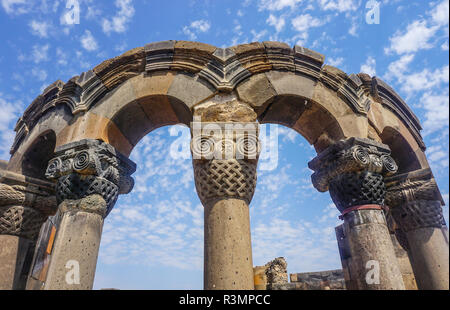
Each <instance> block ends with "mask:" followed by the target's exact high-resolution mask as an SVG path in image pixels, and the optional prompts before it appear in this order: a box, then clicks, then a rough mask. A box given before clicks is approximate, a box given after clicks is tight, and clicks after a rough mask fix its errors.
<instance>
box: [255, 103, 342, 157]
mask: <svg viewBox="0 0 450 310" xmlns="http://www.w3.org/2000/svg"><path fill="white" fill-rule="evenodd" d="M258 120H259V121H260V123H261V124H279V125H283V126H286V127H288V128H290V129H293V130H295V131H296V132H298V133H299V134H300V135H301V136H302V137H304V138H305V139H306V140H307V141H308V142H309V144H311V145H314V147H315V149H316V151H317V152H318V153H320V152H321V151H323V150H324V149H326V148H327V147H328V146H329V145H330V144H332V143H334V142H336V141H339V140H340V139H344V138H345V134H344V130H343V129H342V126H341V124H340V123H339V122H338V120H337V119H336V118H335V117H334V116H333V115H332V114H331V113H330V112H329V111H328V110H327V109H326V108H324V107H323V106H322V105H321V104H318V103H316V102H314V101H312V100H310V99H307V98H304V97H301V96H296V95H279V96H276V97H274V98H272V101H271V102H270V103H268V105H267V108H266V109H265V110H264V111H263V112H262V113H260V115H259V116H258Z"/></svg>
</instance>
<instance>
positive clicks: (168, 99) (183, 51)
mask: <svg viewBox="0 0 450 310" xmlns="http://www.w3.org/2000/svg"><path fill="white" fill-rule="evenodd" d="M324 59H325V57H324V56H323V55H321V54H319V53H316V52H314V51H311V50H309V49H307V48H304V47H299V46H295V47H294V48H290V47H289V46H287V45H286V44H284V43H279V42H262V43H259V42H254V43H250V44H242V45H238V46H233V47H230V48H216V47H214V46H211V45H208V44H204V43H198V42H187V41H163V42H156V43H151V44H147V45H146V46H145V47H139V48H135V49H132V50H130V51H128V52H126V53H124V54H122V55H121V56H118V57H115V58H112V59H109V60H106V61H104V62H103V63H101V64H100V65H98V66H96V67H95V68H93V69H92V70H90V71H88V72H85V73H82V74H81V75H80V76H76V77H73V78H72V79H70V80H69V81H68V82H67V83H63V82H61V81H56V82H55V83H53V84H52V85H50V86H49V87H48V88H47V89H46V90H45V91H44V92H43V94H41V95H40V96H38V98H37V99H36V100H35V101H33V103H32V104H31V105H30V107H29V108H28V109H27V111H25V113H24V116H23V117H22V118H21V119H20V120H19V122H18V125H17V127H16V131H17V136H16V140H15V142H14V145H13V148H12V158H11V161H12V162H20V160H21V159H20V158H22V157H21V155H20V154H23V152H24V150H23V149H24V148H26V147H22V146H23V145H27V144H28V143H29V140H30V139H29V138H28V137H29V136H33V135H36V133H35V132H40V127H42V126H41V125H42V123H43V122H44V121H43V120H44V119H45V118H48V119H51V120H52V121H50V122H47V123H48V124H47V127H48V128H50V129H52V130H54V132H55V134H56V137H57V142H56V146H57V147H58V146H61V145H64V144H67V143H70V142H73V141H77V140H80V139H83V138H88V139H99V140H102V141H104V142H107V143H109V144H111V145H113V146H114V147H116V148H117V149H118V150H119V151H120V152H122V153H124V154H125V155H128V154H129V153H130V152H131V150H132V148H133V146H134V145H135V144H136V143H137V142H138V141H139V139H140V138H141V137H142V136H143V135H145V134H146V133H147V132H149V131H151V130H152V129H154V128H158V127H160V126H163V125H169V124H177V123H182V124H188V123H189V122H190V119H191V118H192V108H193V107H194V106H196V105H198V104H201V103H202V102H204V101H206V100H207V99H209V98H211V97H214V96H217V95H219V96H220V95H222V94H229V93H235V94H236V95H237V97H238V98H239V99H240V100H241V101H243V102H246V103H247V104H248V105H250V106H251V107H252V108H253V109H254V110H255V112H256V113H257V114H258V120H259V121H260V122H261V123H270V122H274V123H280V124H283V125H286V126H288V127H290V128H293V129H295V130H296V131H297V132H299V133H300V134H302V135H303V136H304V137H305V138H306V139H307V140H308V141H309V143H311V144H313V145H314V146H315V148H316V150H317V151H318V152H320V151H322V150H324V149H325V148H326V147H327V146H329V145H330V144H332V143H334V142H336V141H338V140H340V139H345V138H348V137H360V138H368V137H369V138H372V139H375V140H378V141H380V142H381V140H382V139H381V138H380V134H381V133H382V132H383V128H384V127H385V126H387V123H389V121H391V122H392V120H393V121H394V122H395V123H396V125H397V124H399V123H401V122H403V123H404V124H406V125H407V126H403V128H402V132H401V134H402V135H403V136H405V135H407V136H408V137H407V139H408V140H411V139H412V140H415V142H416V143H417V145H419V147H420V148H422V149H423V148H424V145H423V141H422V139H421V137H420V134H419V130H420V124H419V123H418V120H417V118H416V117H415V116H414V114H413V113H412V112H411V110H410V109H409V108H408V107H407V105H406V104H405V103H404V102H403V101H402V100H401V98H400V97H399V96H398V95H397V94H396V93H395V92H394V91H393V90H392V88H390V87H389V86H388V85H387V84H385V83H384V82H383V81H382V80H380V79H379V78H376V77H373V78H372V77H369V76H368V75H365V74H358V75H355V74H352V75H347V74H346V73H344V72H342V71H341V70H339V69H337V68H334V67H331V66H323V63H324ZM286 113H287V114H289V115H286ZM283 115H284V116H283ZM283 117H285V119H284V120H283V119H282V118H283ZM286 117H287V118H286ZM56 118H59V119H60V120H59V121H54V120H53V119H56ZM61 119H62V120H61ZM131 120H133V121H131ZM130 122H131V123H132V124H130V126H128V124H129V123H130ZM35 127H37V129H36V128H35ZM394 127H395V126H394ZM21 147H22V148H21ZM422 162H423V160H422ZM422 166H423V165H422Z"/></svg>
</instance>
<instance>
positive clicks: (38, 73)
mask: <svg viewBox="0 0 450 310" xmlns="http://www.w3.org/2000/svg"><path fill="white" fill-rule="evenodd" d="M31 74H32V75H33V76H34V77H35V78H36V79H37V80H38V81H41V82H43V81H45V80H46V79H47V76H48V74H47V71H45V70H43V69H39V68H33V69H31Z"/></svg>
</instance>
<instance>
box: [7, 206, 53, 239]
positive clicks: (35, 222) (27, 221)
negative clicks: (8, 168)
mask: <svg viewBox="0 0 450 310" xmlns="http://www.w3.org/2000/svg"><path fill="white" fill-rule="evenodd" d="M46 218H47V217H46V216H44V215H43V214H42V213H41V212H39V211H38V210H36V209H33V208H30V207H24V206H0V235H13V236H19V237H23V238H27V239H31V240H36V239H37V236H38V235H39V231H40V229H41V226H42V224H43V223H44V221H45V220H46Z"/></svg>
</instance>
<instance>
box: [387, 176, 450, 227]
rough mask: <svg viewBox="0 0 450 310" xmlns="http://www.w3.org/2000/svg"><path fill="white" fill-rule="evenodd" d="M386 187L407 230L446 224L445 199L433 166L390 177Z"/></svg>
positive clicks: (398, 219) (395, 214)
mask: <svg viewBox="0 0 450 310" xmlns="http://www.w3.org/2000/svg"><path fill="white" fill-rule="evenodd" d="M386 187H387V193H386V204H387V205H389V207H390V208H391V210H392V216H393V217H394V219H395V221H396V222H397V224H398V225H399V226H400V228H401V229H402V230H403V231H409V230H413V229H418V228H424V227H437V228H441V227H443V226H445V220H444V216H443V212H442V205H444V202H443V199H442V196H441V194H440V191H439V188H438V186H437V184H436V180H435V179H434V177H433V174H432V172H431V169H429V168H427V169H421V170H416V171H413V172H409V173H405V174H400V175H397V176H395V177H391V178H387V179H386Z"/></svg>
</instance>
